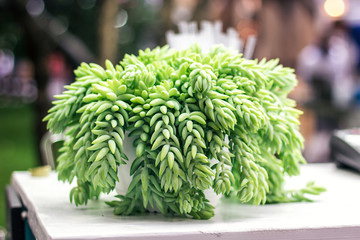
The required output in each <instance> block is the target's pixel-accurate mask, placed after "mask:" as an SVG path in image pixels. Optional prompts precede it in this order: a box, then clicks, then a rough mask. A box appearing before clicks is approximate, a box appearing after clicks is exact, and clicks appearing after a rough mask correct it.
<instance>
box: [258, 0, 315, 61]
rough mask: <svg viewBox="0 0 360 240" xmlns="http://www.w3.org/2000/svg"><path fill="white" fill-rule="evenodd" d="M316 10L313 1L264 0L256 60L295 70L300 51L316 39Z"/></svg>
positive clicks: (260, 17) (260, 14)
mask: <svg viewBox="0 0 360 240" xmlns="http://www.w3.org/2000/svg"><path fill="white" fill-rule="evenodd" d="M314 11H315V6H314V2H313V1H312V0H302V1H297V0H286V1H284V0H263V5H262V8H261V10H260V13H259V37H258V43H257V47H256V52H255V57H256V58H263V57H265V58H267V59H272V58H280V62H281V63H282V64H284V65H285V66H289V67H295V65H296V59H297V56H298V54H299V52H300V51H301V50H302V49H303V48H304V47H305V46H306V45H307V44H309V43H310V42H311V41H312V40H313V39H314V36H315V29H314Z"/></svg>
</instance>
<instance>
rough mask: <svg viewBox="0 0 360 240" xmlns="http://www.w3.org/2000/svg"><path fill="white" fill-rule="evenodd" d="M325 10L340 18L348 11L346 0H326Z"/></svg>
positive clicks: (328, 13)
mask: <svg viewBox="0 0 360 240" xmlns="http://www.w3.org/2000/svg"><path fill="white" fill-rule="evenodd" d="M324 10H325V12H326V14H327V15H329V16H330V17H333V18H339V17H341V16H343V15H344V13H345V11H346V3H345V1H344V0H326V1H325V2H324Z"/></svg>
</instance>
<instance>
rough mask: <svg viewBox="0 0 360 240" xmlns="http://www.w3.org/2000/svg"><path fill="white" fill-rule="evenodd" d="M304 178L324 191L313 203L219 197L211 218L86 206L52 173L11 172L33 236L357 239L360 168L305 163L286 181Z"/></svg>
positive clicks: (100, 203) (293, 184)
mask: <svg viewBox="0 0 360 240" xmlns="http://www.w3.org/2000/svg"><path fill="white" fill-rule="evenodd" d="M309 180H315V181H316V182H317V183H318V184H321V185H324V186H325V187H326V188H327V189H328V191H327V192H326V193H323V194H322V195H320V196H317V197H315V198H314V199H315V202H312V203H288V204H273V205H263V206H258V207H256V206H251V205H240V204H234V203H228V202H221V203H220V204H219V205H218V206H217V208H216V211H215V213H216V215H215V217H214V218H212V219H210V220H192V219H184V218H174V217H163V216H161V215H159V214H147V215H143V216H129V217H122V216H114V215H113V213H112V209H111V208H110V207H107V206H106V205H105V203H104V202H103V200H104V199H107V200H110V199H113V197H111V196H102V198H101V200H100V201H91V202H90V203H88V206H87V207H75V205H73V204H70V202H69V192H70V189H71V187H70V186H69V185H68V184H64V183H62V182H59V181H57V175H56V173H54V172H52V173H51V174H50V175H49V176H47V177H32V176H31V175H30V174H29V173H28V172H14V173H13V175H12V185H13V186H14V188H15V190H16V191H17V192H18V193H19V194H20V197H21V198H22V200H23V203H24V205H25V206H26V207H27V208H28V221H29V224H30V227H31V228H32V230H33V232H34V235H35V237H36V238H37V239H41V240H42V239H57V240H60V239H67V240H70V239H72V240H75V239H76V240H79V239H255V240H256V239H276V240H282V239H283V240H285V239H286V240H289V239H299V240H300V239H302V240H303V239H332V240H335V239H360V174H358V173H353V172H349V171H345V170H340V169H337V168H336V167H335V166H334V165H333V164H309V165H305V166H303V167H302V174H301V176H299V177H295V178H291V179H290V180H289V181H288V185H289V186H290V187H298V186H303V185H305V184H306V182H307V181H309Z"/></svg>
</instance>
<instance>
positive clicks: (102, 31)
mask: <svg viewBox="0 0 360 240" xmlns="http://www.w3.org/2000/svg"><path fill="white" fill-rule="evenodd" d="M118 9H119V3H118V1H116V0H102V1H100V11H99V18H98V19H99V20H98V39H99V49H98V62H99V64H101V65H104V62H105V60H106V59H109V60H110V61H111V62H113V63H115V62H116V61H117V53H118V51H117V46H118V38H119V36H118V35H119V34H118V33H119V31H118V29H117V28H115V24H116V15H117V13H118Z"/></svg>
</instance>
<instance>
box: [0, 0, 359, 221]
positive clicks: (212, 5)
mask: <svg viewBox="0 0 360 240" xmlns="http://www.w3.org/2000/svg"><path fill="white" fill-rule="evenodd" d="M202 20H208V21H212V22H213V21H216V20H220V21H222V23H223V30H224V31H225V30H226V29H228V28H230V27H232V28H234V29H235V30H236V32H237V33H238V35H239V36H240V37H241V38H243V39H247V38H248V37H249V36H253V35H254V36H256V37H257V39H258V41H257V44H256V48H255V54H254V57H255V58H263V57H266V58H268V59H270V58H280V62H281V63H282V64H283V65H285V66H289V67H293V68H295V69H296V73H297V76H298V80H299V84H298V86H297V88H296V89H295V90H294V92H293V93H292V98H294V99H296V100H297V102H298V107H299V108H300V109H301V110H303V111H304V114H303V115H302V118H301V131H302V133H303V135H304V137H305V139H306V144H305V145H306V146H305V149H304V155H305V157H306V159H307V160H308V161H309V162H325V161H330V159H329V156H328V151H329V149H328V141H329V136H330V134H331V132H332V131H333V130H334V129H342V128H350V127H358V126H360V111H359V103H360V75H359V74H360V57H359V56H360V1H358V0H301V1H299V0H212V1H210V0H101V1H100V0H76V1H72V0H51V1H50V0H0V226H3V227H4V226H5V194H4V191H5V190H4V187H5V185H6V184H8V183H9V181H10V176H11V172H12V171H15V170H27V169H29V168H31V167H35V166H38V165H41V164H43V160H42V156H41V152H40V148H39V146H40V144H39V142H40V139H41V137H42V136H43V135H44V134H45V133H46V126H45V124H44V123H43V122H42V121H41V119H42V118H43V117H44V116H45V115H46V112H47V110H48V109H49V106H50V104H51V101H52V96H53V95H54V94H59V93H61V92H62V91H63V86H64V84H69V83H71V82H72V81H74V76H73V72H72V71H73V69H74V68H76V67H77V66H78V65H79V64H80V63H81V62H83V61H86V62H96V63H98V64H100V65H104V60H105V59H110V60H111V61H112V62H114V63H115V62H118V61H119V60H120V59H121V58H122V57H123V56H124V54H125V53H135V54H136V53H137V51H138V49H145V48H148V47H149V48H153V47H156V46H158V45H160V46H162V45H164V44H166V42H165V33H166V31H168V30H173V31H175V32H177V24H178V23H179V22H180V21H195V22H197V23H200V21H202Z"/></svg>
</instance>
